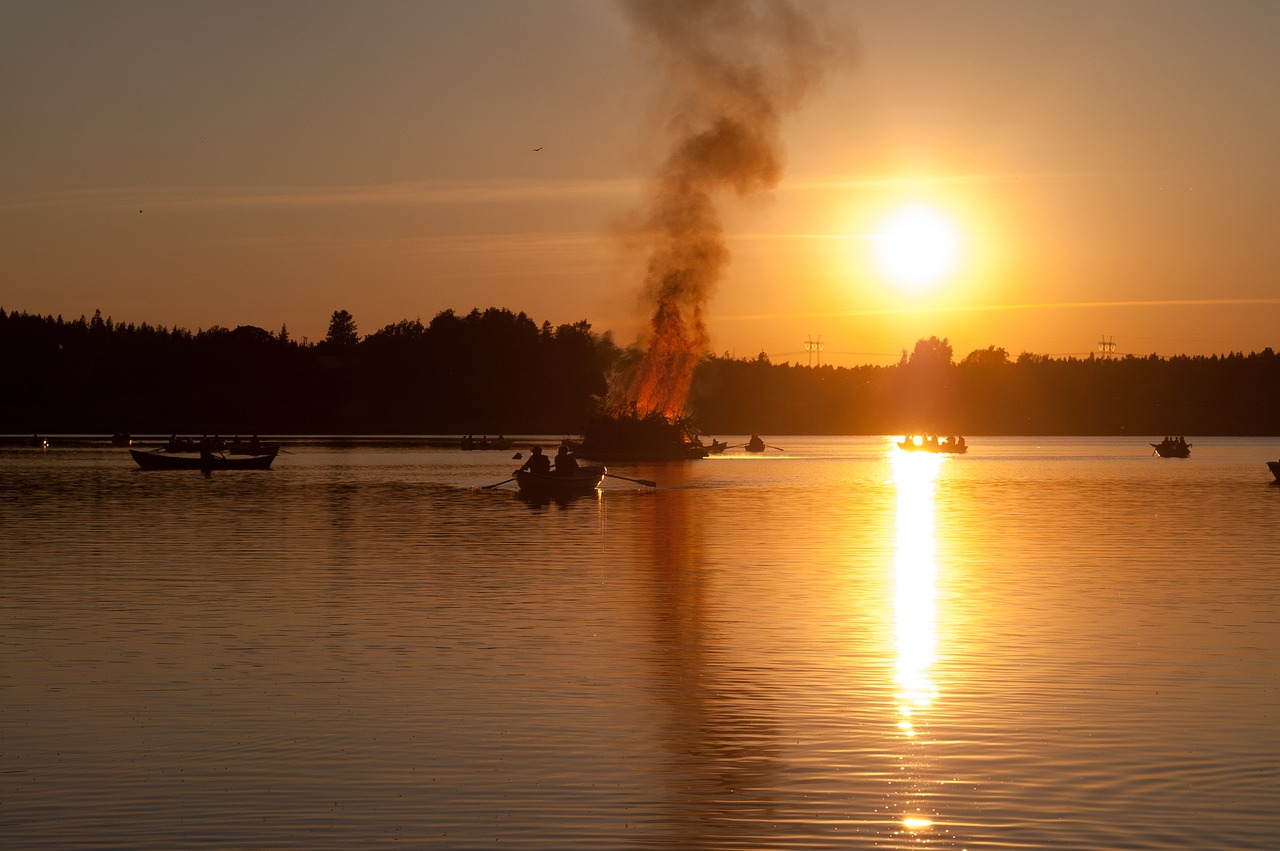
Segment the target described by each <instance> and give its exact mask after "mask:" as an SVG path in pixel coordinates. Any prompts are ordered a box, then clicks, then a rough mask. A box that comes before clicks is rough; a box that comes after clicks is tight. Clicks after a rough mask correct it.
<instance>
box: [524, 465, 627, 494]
mask: <svg viewBox="0 0 1280 851" xmlns="http://www.w3.org/2000/svg"><path fill="white" fill-rule="evenodd" d="M607 472H608V469H607V468H605V467H579V468H578V470H577V472H576V473H574V474H573V475H565V474H563V473H533V472H530V471H529V470H516V471H515V472H514V473H512V474H511V475H513V476H515V479H516V484H517V485H519V486H520V493H522V494H528V495H530V496H541V497H563V496H585V495H586V494H589V493H592V492H593V491H595V489H596V488H598V487H600V481H601V479H603V478H604V476H605V473H607Z"/></svg>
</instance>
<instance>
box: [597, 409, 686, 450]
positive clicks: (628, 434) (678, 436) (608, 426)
mask: <svg viewBox="0 0 1280 851" xmlns="http://www.w3.org/2000/svg"><path fill="white" fill-rule="evenodd" d="M707 453H708V449H707V447H706V446H705V445H704V444H703V443H702V441H701V440H699V439H698V438H697V437H696V436H695V435H694V434H693V432H692V429H691V428H690V427H689V423H688V421H687V420H686V419H684V418H683V417H668V416H665V415H663V414H661V413H658V412H653V413H649V414H643V415H642V414H640V413H639V412H638V411H636V410H635V409H634V408H632V409H628V410H614V411H609V412H602V413H600V414H599V415H597V416H596V417H594V418H593V419H592V420H591V422H590V423H589V424H588V425H587V428H586V430H585V431H584V432H583V434H582V443H581V444H580V445H579V446H578V454H580V455H581V456H582V457H584V458H589V459H591V460H594V461H686V460H692V459H695V458H705V457H707Z"/></svg>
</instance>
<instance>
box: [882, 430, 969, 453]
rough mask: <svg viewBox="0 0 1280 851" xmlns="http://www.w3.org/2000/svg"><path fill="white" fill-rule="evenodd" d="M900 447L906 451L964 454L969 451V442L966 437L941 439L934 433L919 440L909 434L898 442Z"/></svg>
mask: <svg viewBox="0 0 1280 851" xmlns="http://www.w3.org/2000/svg"><path fill="white" fill-rule="evenodd" d="M898 448H899V449H901V450H903V451H905V452H939V453H942V454H945V455H963V454H964V453H966V452H968V451H969V444H967V443H965V442H964V437H947V438H942V439H941V440H939V439H938V438H937V437H935V436H934V435H931V434H930V435H926V436H924V437H922V438H920V440H919V441H918V442H917V440H916V436H915V435H913V434H909V435H907V436H906V437H905V438H904V439H903V440H901V441H899V442H898Z"/></svg>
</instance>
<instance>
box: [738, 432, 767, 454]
mask: <svg viewBox="0 0 1280 851" xmlns="http://www.w3.org/2000/svg"><path fill="white" fill-rule="evenodd" d="M743 448H744V449H746V450H747V451H748V452H763V451H764V440H763V438H761V437H760V435H758V434H753V435H751V439H750V440H748V441H747V445H746V446H745V447H743Z"/></svg>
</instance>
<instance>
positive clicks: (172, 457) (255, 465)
mask: <svg viewBox="0 0 1280 851" xmlns="http://www.w3.org/2000/svg"><path fill="white" fill-rule="evenodd" d="M278 451H279V447H277V448H275V449H272V450H271V451H270V452H266V453H263V454H262V455H237V456H235V457H234V458H227V457H223V456H222V455H210V456H208V457H206V458H201V457H200V456H199V455H178V454H174V453H172V452H161V451H159V450H152V451H150V452H146V451H144V450H141V449H130V450H129V454H130V455H132V456H133V460H134V461H136V462H137V464H138V466H139V467H141V468H142V469H144V470H266V469H268V468H270V467H271V462H272V461H274V460H276V453H277V452H278Z"/></svg>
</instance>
